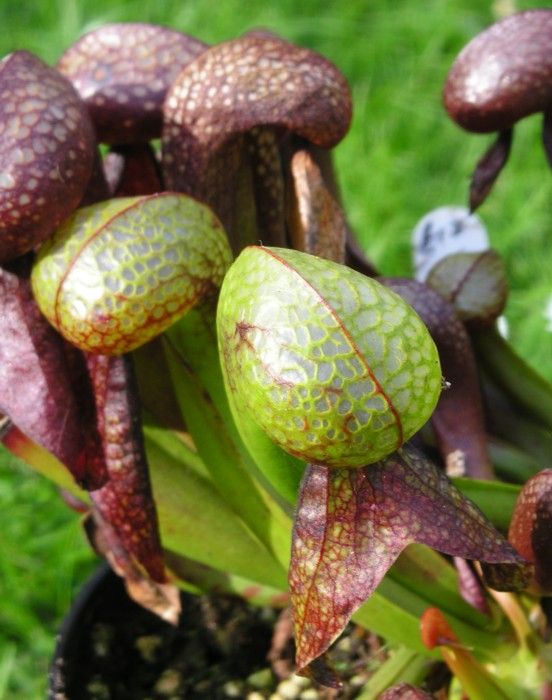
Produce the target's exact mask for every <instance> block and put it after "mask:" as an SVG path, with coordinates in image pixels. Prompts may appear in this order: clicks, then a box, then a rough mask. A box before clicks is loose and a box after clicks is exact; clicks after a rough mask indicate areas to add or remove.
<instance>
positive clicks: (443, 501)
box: [289, 446, 522, 669]
mask: <svg viewBox="0 0 552 700" xmlns="http://www.w3.org/2000/svg"><path fill="white" fill-rule="evenodd" d="M411 542H418V543H420V544H425V545H428V546H430V547H433V548H435V549H437V550H439V551H441V552H444V553H445V554H450V555H452V556H460V557H464V558H467V559H476V560H479V561H488V562H509V563H519V562H521V561H522V560H521V557H520V556H519V555H518V554H517V552H515V550H514V549H513V548H512V547H511V546H510V545H509V543H508V542H507V541H506V540H505V539H504V538H503V537H502V536H501V535H500V533H499V532H497V531H496V530H495V529H494V527H493V526H492V525H491V524H490V523H489V522H488V521H487V520H486V518H485V516H484V515H483V514H482V513H481V511H479V510H478V509H477V508H476V506H474V505H473V504H472V503H471V502H470V501H468V500H467V499H466V498H465V497H464V496H463V495H462V494H461V493H460V492H459V491H458V490H457V489H456V488H455V487H454V486H453V485H452V483H451V482H450V481H449V480H448V478H447V477H446V476H445V475H444V474H443V473H442V472H441V471H440V470H439V469H438V468H437V467H436V466H435V465H433V464H432V463H431V462H430V461H429V460H427V458H425V457H424V456H423V455H422V454H421V453H420V452H418V451H417V450H415V449H414V448H413V447H411V446H405V447H404V448H402V449H401V450H399V451H398V452H397V453H395V454H394V455H392V456H390V457H388V458H387V459H385V460H383V461H381V462H378V463H376V464H374V465H371V466H368V467H363V468H360V469H328V468H325V467H319V466H313V465H311V466H309V468H308V470H307V472H306V474H305V477H304V480H303V483H302V486H301V492H300V498H299V504H298V508H297V513H296V518H295V528H294V533H293V545H292V557H291V566H290V573H289V582H290V590H291V596H292V604H293V608H294V622H295V635H296V644H297V666H298V668H300V669H301V668H303V667H304V666H306V665H308V664H309V663H310V662H311V661H312V660H313V659H315V658H316V657H318V656H319V655H320V654H322V653H323V652H324V651H325V650H326V649H327V648H328V646H329V645H330V644H331V643H332V641H333V640H334V639H335V638H336V637H337V635H339V634H340V633H341V631H342V630H343V628H344V627H345V625H346V624H347V622H348V621H349V619H350V617H351V615H352V614H353V612H354V611H355V610H356V609H357V608H358V607H359V606H360V605H361V604H362V603H363V602H364V601H365V600H366V599H367V598H369V596H370V595H371V594H372V593H373V591H374V590H375V589H376V587H377V585H378V584H379V582H380V581H381V579H382V578H383V577H384V576H385V574H386V572H387V571H388V569H389V568H390V567H391V565H392V564H393V562H394V561H395V559H396V558H397V557H398V555H399V554H400V552H401V551H402V550H403V549H404V548H405V547H406V546H407V545H408V544H410V543H411Z"/></svg>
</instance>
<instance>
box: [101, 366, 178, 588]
mask: <svg viewBox="0 0 552 700" xmlns="http://www.w3.org/2000/svg"><path fill="white" fill-rule="evenodd" d="M88 367H89V370H90V376H91V378H92V383H93V386H94V395H95V398H96V408H97V421H98V429H99V432H100V436H101V438H102V444H103V449H104V454H105V463H106V467H107V473H108V477H109V478H108V481H107V483H106V485H105V486H103V487H102V488H101V489H99V490H98V491H96V492H94V494H93V502H94V505H95V506H96V508H97V509H98V511H99V513H100V515H101V516H102V518H103V519H104V520H105V521H106V522H107V523H108V524H109V525H110V526H111V527H112V528H113V530H114V531H115V533H116V535H117V537H118V538H119V539H120V541H121V545H122V547H123V548H124V550H125V551H126V552H127V553H128V556H129V557H131V558H132V559H133V560H134V561H135V562H136V564H137V565H138V566H140V567H142V568H143V569H144V570H145V571H147V573H148V575H149V576H150V577H151V578H152V579H153V580H154V581H156V582H159V583H163V582H165V581H166V574H165V565H164V562H163V553H162V550H161V542H160V538H159V530H158V523H157V513H156V508H155V503H154V500H153V494H152V490H151V483H150V478H149V470H148V464H147V460H146V454H145V449H144V439H143V435H142V429H141V416H140V406H139V402H138V391H137V388H136V385H135V378H134V373H133V371H132V365H131V360H130V357H129V356H128V355H126V356H112V357H107V356H104V355H89V356H88Z"/></svg>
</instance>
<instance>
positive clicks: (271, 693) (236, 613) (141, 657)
mask: <svg viewBox="0 0 552 700" xmlns="http://www.w3.org/2000/svg"><path fill="white" fill-rule="evenodd" d="M182 609H183V613H182V621H181V624H180V625H179V626H178V627H173V626H171V625H168V624H167V623H165V622H163V621H161V620H160V619H159V618H157V617H156V616H154V615H152V614H151V613H149V612H147V611H146V610H143V609H142V608H140V607H139V606H137V605H135V604H134V603H132V602H130V601H128V600H127V599H126V596H124V598H123V596H120V597H119V598H118V599H117V601H116V602H115V604H114V605H112V606H107V605H106V604H105V601H104V602H103V603H102V605H101V607H100V609H99V612H97V614H96V616H95V621H94V622H91V623H90V624H89V633H88V635H87V639H86V640H85V641H84V642H83V644H82V648H80V650H79V663H80V665H81V667H82V673H81V674H79V677H78V682H77V685H75V686H74V688H73V690H71V689H70V688H69V687H68V688H67V689H66V692H65V694H58V695H56V698H58V699H59V700H177V699H182V698H189V699H190V700H231V699H232V698H241V699H243V700H352V699H353V698H355V697H356V695H357V694H358V692H359V686H360V685H362V684H363V683H364V682H365V681H366V680H367V678H368V671H367V670H366V669H368V668H369V667H370V666H372V665H373V660H374V656H378V655H381V652H380V650H379V645H378V643H377V641H376V640H375V638H374V637H373V636H371V635H366V634H365V633H364V632H362V631H360V629H359V628H357V627H354V626H350V627H349V628H348V631H347V633H346V636H345V637H344V638H343V639H341V640H340V641H339V642H338V644H336V645H335V647H334V649H333V650H332V651H331V652H330V654H329V655H328V660H329V662H330V663H331V665H332V666H333V667H334V668H335V669H336V671H337V672H338V673H339V675H340V677H341V678H342V679H344V680H345V685H344V688H343V689H342V690H341V691H335V690H329V689H323V688H320V687H318V686H316V685H315V684H314V683H313V682H312V681H311V680H310V679H308V678H303V677H301V676H297V675H295V674H292V675H291V676H290V677H289V678H285V679H282V678H277V677H276V675H275V673H274V671H273V669H272V668H271V666H270V662H269V661H268V660H267V654H268V652H269V650H270V648H271V641H272V633H273V628H274V625H275V623H276V621H277V617H278V612H277V611H275V610H273V609H271V608H254V607H251V606H249V605H247V604H246V603H244V602H243V601H242V600H241V599H236V598H230V597H223V596H220V597H207V596H203V597H196V596H188V595H183V600H182ZM293 653H294V650H293V643H292V641H291V640H290V641H289V644H288V645H287V647H286V648H285V649H284V651H283V654H284V656H285V657H287V658H285V659H284V660H285V661H287V662H288V664H289V668H292V659H293ZM348 679H351V681H352V682H350V683H349V682H347V681H348ZM75 688H78V690H75Z"/></svg>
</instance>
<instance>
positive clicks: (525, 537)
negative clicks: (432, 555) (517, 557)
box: [486, 469, 552, 595]
mask: <svg viewBox="0 0 552 700" xmlns="http://www.w3.org/2000/svg"><path fill="white" fill-rule="evenodd" d="M508 539H509V541H510V542H511V544H512V545H513V546H514V547H515V548H516V549H517V551H518V552H519V553H520V554H521V555H522V556H523V557H525V559H527V561H529V562H531V563H532V564H533V565H534V581H533V584H532V589H534V590H536V591H537V592H538V593H539V595H551V594H552V551H551V548H550V542H551V539H552V469H544V470H543V471H541V472H539V473H538V474H536V475H535V476H534V477H533V478H532V479H529V481H528V482H527V483H526V484H525V486H524V487H523V489H522V491H521V493H520V495H519V497H518V499H517V501H516V505H515V508H514V514H513V516H512V522H511V523H510V528H509V530H508ZM487 573H489V571H488V568H487V569H486V574H487ZM501 573H502V574H504V573H506V574H508V571H507V570H506V571H504V570H502V572H501ZM494 582H495V583H496V580H495V581H494Z"/></svg>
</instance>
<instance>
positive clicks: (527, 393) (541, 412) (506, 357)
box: [472, 328, 552, 429]
mask: <svg viewBox="0 0 552 700" xmlns="http://www.w3.org/2000/svg"><path fill="white" fill-rule="evenodd" d="M472 339H473V343H474V348H475V351H476V354H477V357H478V359H479V361H480V362H481V364H482V365H483V367H484V369H485V370H486V371H487V372H488V373H489V375H490V376H491V377H492V379H493V380H494V381H495V382H496V383H497V384H498V386H499V387H500V388H501V389H502V390H503V391H504V392H505V393H506V394H507V395H508V396H509V397H510V398H511V399H513V400H514V403H515V404H519V405H521V406H523V408H524V410H525V411H526V412H527V414H528V415H530V416H532V417H533V418H535V419H536V420H538V421H540V422H541V423H542V424H543V425H544V426H545V427H547V428H548V429H552V386H551V385H550V384H549V383H548V382H547V381H546V380H545V379H544V378H543V377H541V376H540V375H539V374H538V373H537V372H536V371H535V370H534V369H533V368H532V367H530V366H529V365H528V364H527V363H526V362H524V361H523V360H522V358H521V357H520V356H519V355H518V354H517V353H516V352H515V351H514V350H513V348H512V346H511V345H510V344H509V343H508V342H507V341H506V340H504V338H502V336H501V335H500V334H499V333H498V331H497V330H496V329H495V328H491V329H487V330H484V331H480V332H477V333H473V334H472Z"/></svg>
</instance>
